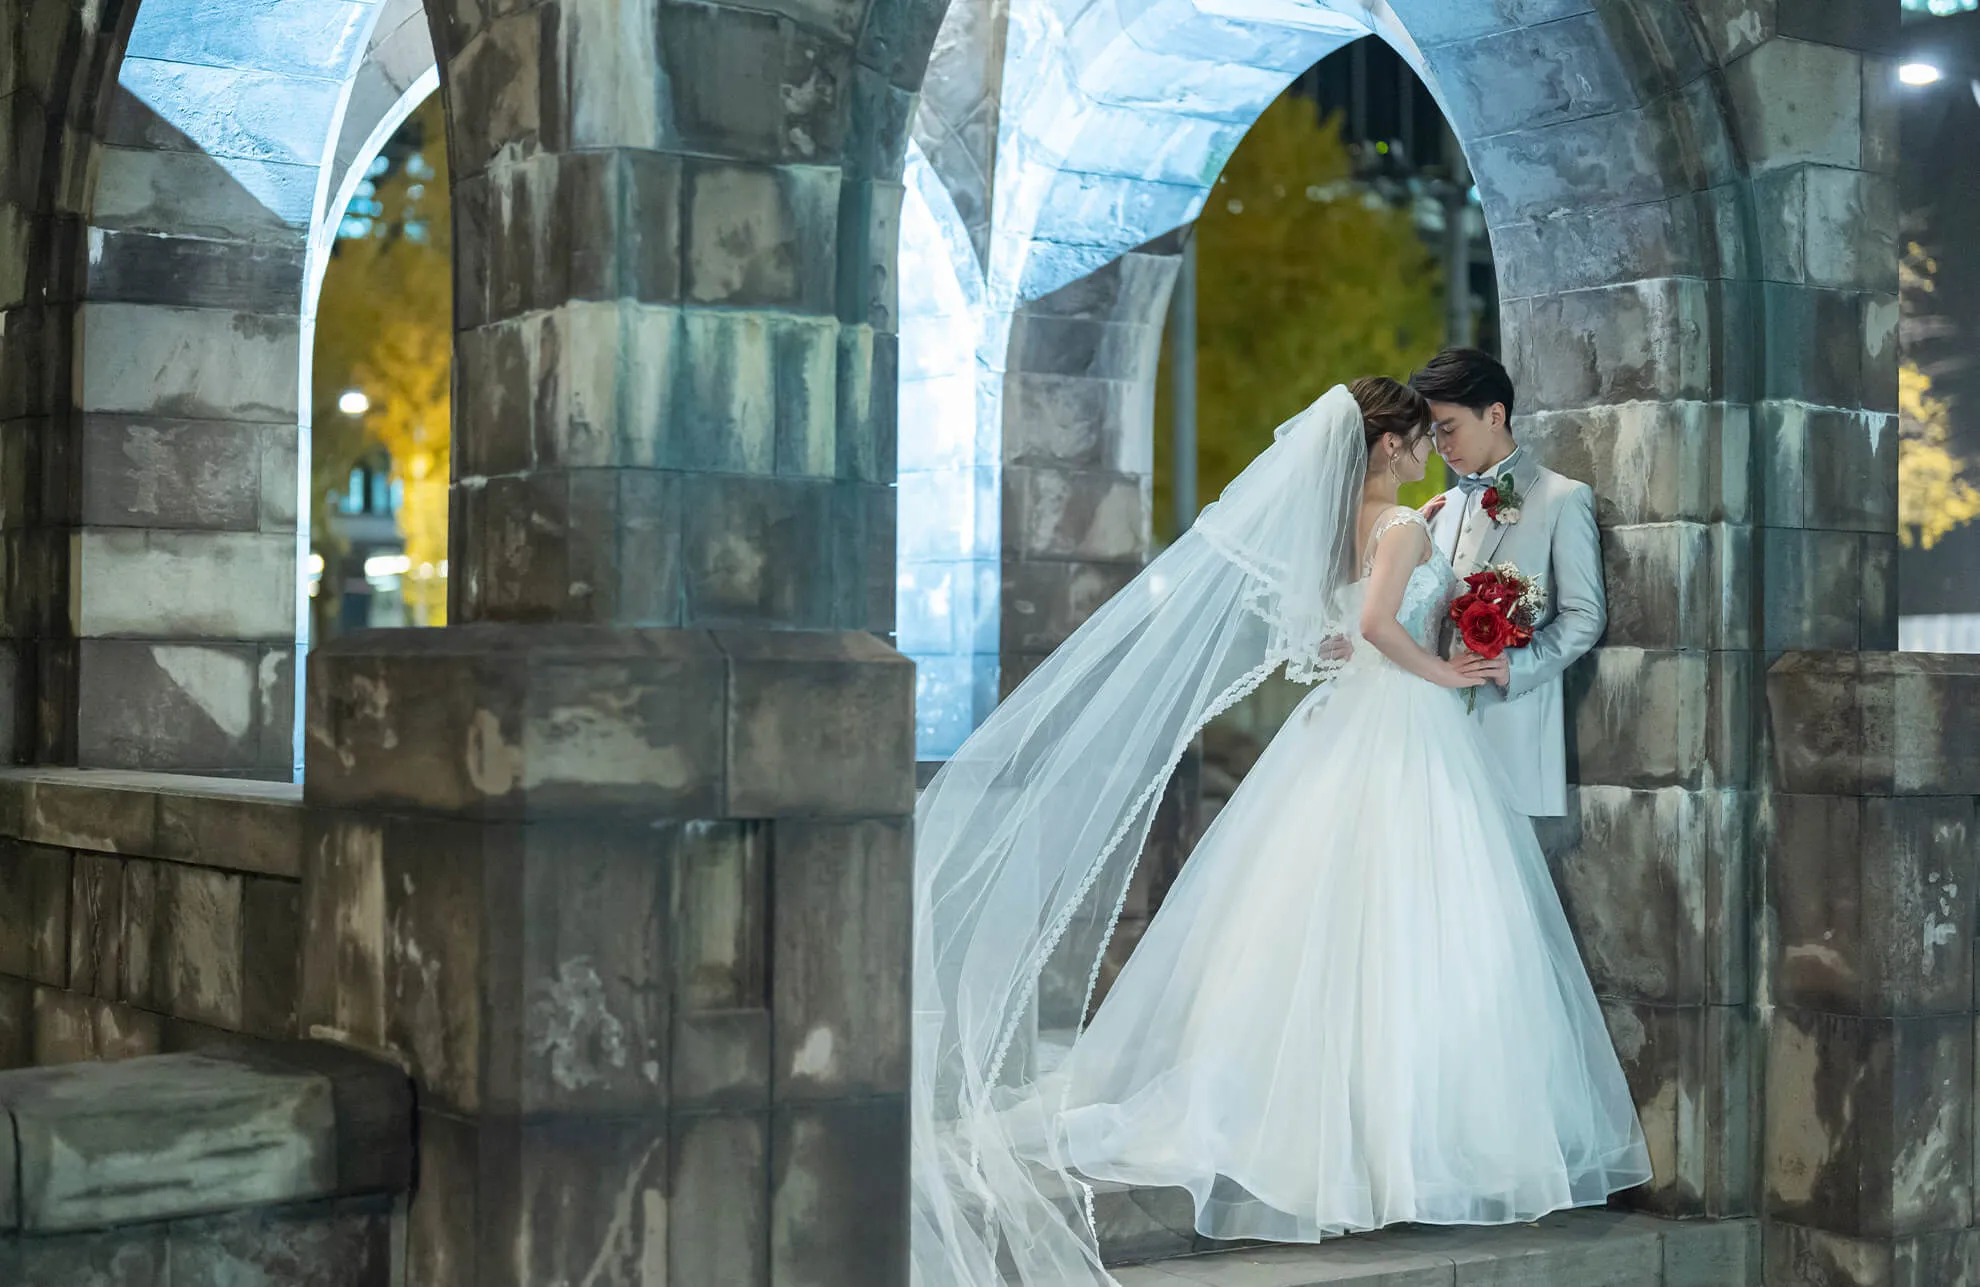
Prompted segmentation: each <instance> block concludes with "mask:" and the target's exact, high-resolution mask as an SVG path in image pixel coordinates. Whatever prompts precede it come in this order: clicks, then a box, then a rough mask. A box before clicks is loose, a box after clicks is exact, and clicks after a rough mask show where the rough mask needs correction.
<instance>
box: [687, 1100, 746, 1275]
mask: <svg viewBox="0 0 1980 1287" xmlns="http://www.w3.org/2000/svg"><path fill="white" fill-rule="evenodd" d="M677 1130H678V1133H677V1134H676V1136H675V1139H674V1143H673V1162H672V1172H671V1176H670V1179H671V1190H670V1191H671V1193H672V1195H673V1196H672V1200H671V1202H670V1216H671V1224H672V1227H673V1229H674V1230H675V1231H676V1232H675V1234H674V1236H672V1237H670V1238H669V1240H668V1246H667V1272H668V1275H669V1277H668V1281H670V1282H684V1283H695V1282H706V1283H758V1282H764V1281H767V1280H768V1275H769V1270H770V1235H769V1228H768V1225H769V1211H768V1209H767V1207H766V1204H765V1203H764V1201H763V1195H764V1193H766V1192H767V1191H768V1186H769V1180H770V1142H769V1138H768V1135H769V1131H768V1121H767V1119H766V1118H764V1117H761V1116H753V1115H752V1116H742V1115H736V1116H729V1115H719V1116H717V1115H706V1116H694V1117H687V1118H684V1119H681V1120H680V1124H679V1126H678V1128H677ZM690 1231H692V1232H691V1234H690ZM683 1234H690V1236H682V1235H683Z"/></svg>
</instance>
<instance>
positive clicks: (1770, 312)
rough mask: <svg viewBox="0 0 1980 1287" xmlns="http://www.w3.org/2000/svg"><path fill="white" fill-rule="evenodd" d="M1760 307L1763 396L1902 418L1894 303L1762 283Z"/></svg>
mask: <svg viewBox="0 0 1980 1287" xmlns="http://www.w3.org/2000/svg"><path fill="white" fill-rule="evenodd" d="M1759 302H1760V307H1761V309H1762V310H1763V311H1764V313H1765V316H1766V328H1765V331H1764V333H1763V335H1762V336H1761V347H1760V352H1759V354H1758V355H1757V356H1758V358H1759V365H1760V379H1761V384H1760V389H1759V390H1758V392H1759V393H1760V394H1761V395H1764V397H1766V398H1768V399H1783V400H1802V401H1806V402H1809V403H1813V404H1816V405H1822V406H1831V407H1860V408H1863V409H1865V410H1869V411H1885V412H1889V411H1895V410H1897V345H1896V342H1895V339H1896V329H1897V307H1896V301H1895V298H1894V295H1892V294H1889V293H1884V292H1869V293H1866V292H1860V291H1844V290H1834V289H1830V288H1828V287H1820V286H1802V285H1794V284H1788V283H1776V282H1764V283H1762V284H1761V286H1760V288H1759Z"/></svg>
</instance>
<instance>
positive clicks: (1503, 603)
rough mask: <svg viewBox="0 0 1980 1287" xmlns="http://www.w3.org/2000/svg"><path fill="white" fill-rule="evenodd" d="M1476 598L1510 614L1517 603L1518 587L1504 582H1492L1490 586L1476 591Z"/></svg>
mask: <svg viewBox="0 0 1980 1287" xmlns="http://www.w3.org/2000/svg"><path fill="white" fill-rule="evenodd" d="M1478 597H1479V598H1481V599H1483V600H1485V602H1487V603H1490V604H1493V605H1495V606H1497V607H1500V608H1503V609H1505V610H1506V612H1507V613H1508V614H1510V613H1511V612H1512V609H1513V605H1515V604H1517V603H1518V602H1519V587H1518V586H1516V585H1508V584H1506V583H1505V582H1504V581H1494V582H1492V584H1490V585H1488V586H1485V587H1483V588H1481V589H1480V590H1479V591H1478Z"/></svg>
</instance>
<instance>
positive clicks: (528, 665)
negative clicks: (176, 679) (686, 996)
mask: <svg viewBox="0 0 1980 1287" xmlns="http://www.w3.org/2000/svg"><path fill="white" fill-rule="evenodd" d="M310 675H311V679H310V684H309V725H308V739H307V744H306V751H305V754H306V756H307V765H308V768H307V773H306V781H307V799H308V802H309V805H310V807H311V808H312V809H322V810H338V809H341V810H385V811H388V812H394V813H400V814H408V813H410V814H423V815H441V816H452V817H457V818H470V819H477V820H527V821H531V822H535V821H538V820H542V819H548V818H572V817H582V818H587V819H591V818H602V817H606V816H611V817H617V818H623V819H635V820H641V819H643V820H650V819H654V818H781V817H840V818H846V817H898V816H901V815H904V814H908V813H911V812H912V811H913V809H914V793H913V777H912V769H913V760H914V748H913V727H914V706H913V703H914V668H913V666H912V664H911V663H910V662H908V661H907V659H906V658H904V657H902V656H901V655H900V654H899V653H897V652H895V651H894V650H893V649H892V648H890V647H888V646H887V645H886V644H885V643H883V642H881V641H880V640H879V639H877V638H875V637H874V636H872V635H870V634H866V633H864V632H859V631H848V632H829V631H810V630H774V631H773V630H760V631H759V630H678V629H661V628H646V627H613V626H576V625H524V624H505V623H487V622H483V623H476V624H471V625H461V626H444V627H441V628H439V629H428V630H417V629H408V630H371V631H363V632H359V633H357V634H352V635H348V636H345V637H344V638H341V639H337V640H334V641H332V642H331V643H329V644H327V645H325V646H324V647H322V648H320V649H317V650H316V651H315V652H314V653H312V654H311V658H310Z"/></svg>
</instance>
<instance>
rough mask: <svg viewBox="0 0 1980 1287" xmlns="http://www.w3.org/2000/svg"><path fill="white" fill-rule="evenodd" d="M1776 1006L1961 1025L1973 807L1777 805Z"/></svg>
mask: <svg viewBox="0 0 1980 1287" xmlns="http://www.w3.org/2000/svg"><path fill="white" fill-rule="evenodd" d="M1771 807H1772V813H1773V822H1772V827H1771V833H1772V835H1771V843H1770V846H1769V855H1768V863H1767V876H1768V884H1769V891H1768V910H1769V911H1770V912H1771V913H1772V916H1773V918H1774V923H1775V930H1774V933H1773V935H1772V936H1771V941H1772V943H1773V945H1774V950H1775V951H1776V952H1777V953H1778V957H1777V960H1776V962H1775V966H1774V983H1773V994H1774V996H1775V998H1776V999H1777V1000H1778V1001H1780V1002H1783V1003H1785V1004H1788V1005H1798V1006H1807V1007H1809V1008H1810V1009H1817V1010H1824V1011H1828V1012H1831V1013H1837V1012H1840V1013H1844V1014H1869V1015H1886V1014H1897V1015H1908V1014H1943V1013H1948V1012H1952V1013H1963V1012H1966V1011H1968V1010H1970V1009H1971V1008H1972V1003H1973V984H1972V980H1973V938H1974V932H1975V926H1974V900H1973V899H1972V898H1969V897H1967V894H1968V893H1969V892H1970V891H1971V890H1972V889H1973V887H1974V882H1975V880H1976V879H1980V871H1976V866H1980V853H1976V846H1975V840H1976V838H1980V832H1976V831H1975V823H1974V814H1973V801H1972V799H1971V798H1970V797H1965V796H1959V797H1952V798H1944V797H1921V798H1911V799H1890V798H1877V797H1871V798H1863V797H1855V796H1810V795H1791V794H1787V793H1785V792H1782V793H1777V794H1775V795H1774V796H1773V797H1772V801H1771Z"/></svg>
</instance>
